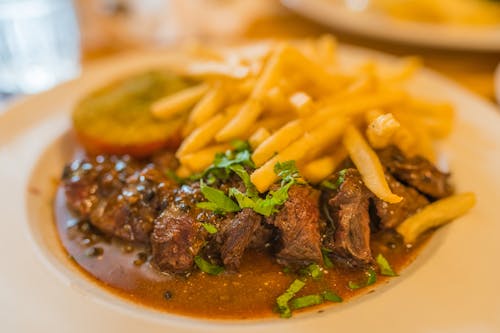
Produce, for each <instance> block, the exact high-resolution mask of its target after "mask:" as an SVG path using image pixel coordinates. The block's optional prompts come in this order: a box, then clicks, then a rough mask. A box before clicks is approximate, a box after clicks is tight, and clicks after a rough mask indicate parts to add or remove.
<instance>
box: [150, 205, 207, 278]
mask: <svg viewBox="0 0 500 333" xmlns="http://www.w3.org/2000/svg"><path fill="white" fill-rule="evenodd" d="M206 234H207V232H206V231H205V230H204V229H203V226H202V225H201V223H200V222H198V221H196V220H195V217H194V216H193V215H192V214H190V213H188V212H183V211H182V210H180V209H166V210H164V211H163V213H162V214H161V215H160V216H159V217H158V218H157V219H156V221H155V225H154V230H153V233H152V234H151V245H152V250H153V262H154V263H155V265H156V266H157V267H158V268H159V269H160V270H162V271H169V272H174V273H184V272H187V271H189V270H190V269H191V268H192V267H193V263H194V257H195V256H196V255H197V254H198V252H199V251H200V249H201V247H202V246H203V244H204V241H205V237H206Z"/></svg>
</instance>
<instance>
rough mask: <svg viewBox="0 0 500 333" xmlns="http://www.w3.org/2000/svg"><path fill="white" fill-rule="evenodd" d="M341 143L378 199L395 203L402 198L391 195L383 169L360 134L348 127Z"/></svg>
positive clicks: (353, 128)
mask: <svg viewBox="0 0 500 333" xmlns="http://www.w3.org/2000/svg"><path fill="white" fill-rule="evenodd" d="M343 143H344V146H345V148H346V149H347V151H348V153H349V157H350V158H351V160H352V162H353V163H354V165H355V166H356V168H357V169H358V171H359V173H360V174H361V178H362V179H363V182H364V184H365V186H366V187H367V188H368V189H369V190H370V191H372V193H373V194H375V195H376V196H377V197H378V198H380V199H382V200H384V201H386V202H389V203H397V202H400V201H401V200H402V198H401V197H400V196H398V195H396V194H394V193H392V191H391V189H390V188H389V185H388V184H387V181H386V179H385V176H384V169H383V167H382V164H381V163H380V160H379V158H378V156H377V154H375V152H374V151H373V150H372V149H371V148H370V146H369V145H368V143H367V142H366V141H365V139H364V138H363V136H362V135H361V133H360V132H359V131H358V130H357V129H356V128H355V127H354V126H352V125H349V126H348V127H347V128H346V130H345V133H344V137H343Z"/></svg>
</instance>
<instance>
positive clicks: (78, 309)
mask: <svg viewBox="0 0 500 333" xmlns="http://www.w3.org/2000/svg"><path fill="white" fill-rule="evenodd" d="M340 49H341V56H342V58H343V59H347V60H349V61H351V62H352V61H356V60H358V59H366V57H372V58H373V57H377V58H379V59H380V60H383V61H391V58H389V57H388V56H384V55H381V54H378V53H373V52H369V51H366V50H360V49H354V48H348V47H345V46H342V47H341V48H340ZM173 60H174V56H172V55H168V54H167V55H165V54H164V55H161V56H159V55H158V54H156V55H155V54H142V55H130V56H124V57H120V58H112V59H109V60H106V61H103V62H101V63H99V64H97V65H95V66H93V67H92V68H87V69H86V71H84V75H83V77H82V78H80V79H78V80H76V81H73V82H69V83H67V84H65V85H62V86H59V87H57V88H55V89H53V90H51V91H49V92H46V93H43V94H40V95H36V96H33V97H30V98H28V99H25V100H23V101H21V102H19V103H17V104H16V105H14V106H13V107H11V108H10V109H9V110H8V111H7V112H5V113H4V114H2V115H0V212H1V214H2V215H1V225H2V228H1V232H0V269H1V274H0V295H1V297H0V327H1V331H2V332H35V331H36V332H124V333H125V332H135V331H141V332H194V331H201V330H203V331H208V332H235V331H241V332H256V331H258V332H276V331H278V330H280V331H282V332H316V333H320V332H332V331H338V332H345V331H353V332H361V331H362V330H363V331H369V332H387V333H389V332H500V292H499V290H500V288H499V287H498V283H499V281H500V280H499V276H500V266H499V265H498V255H499V254H500V240H499V237H500V223H499V222H500V221H499V218H498V202H499V199H500V197H499V195H498V189H499V188H500V173H499V170H500V116H499V114H498V113H497V110H496V109H495V108H494V106H492V105H491V104H489V103H487V102H485V101H483V100H481V99H480V98H478V97H476V96H474V95H472V94H471V93H469V92H467V91H465V90H463V89H462V88H460V87H458V86H457V85H455V84H454V83H452V82H450V81H448V80H446V79H444V78H442V77H439V76H438V75H436V74H434V73H432V72H430V71H426V70H422V71H421V72H419V73H418V75H417V77H416V78H415V80H414V81H413V82H412V84H411V89H412V90H414V91H415V92H417V93H420V94H421V95H425V96H428V97H429V98H439V99H446V100H449V101H452V102H453V103H454V104H455V106H456V108H457V118H456V124H455V131H454V132H453V134H452V135H451V136H450V137H449V139H448V140H447V141H446V142H445V143H443V145H442V150H443V152H444V154H445V156H446V158H447V159H448V161H449V164H450V167H451V169H452V170H453V178H454V180H455V182H456V184H457V188H458V191H474V192H475V193H476V194H477V196H478V204H477V206H476V207H475V208H474V209H473V210H472V211H471V212H470V213H469V214H468V215H467V216H465V217H463V218H461V219H459V220H457V221H455V222H454V223H452V224H451V225H449V226H447V227H445V228H443V229H442V230H440V232H439V233H438V234H437V236H436V237H434V238H433V239H432V241H431V243H430V244H429V246H428V247H427V248H426V249H425V250H424V251H423V253H422V254H421V255H420V256H419V257H418V258H417V260H416V261H415V262H414V263H413V264H412V265H411V266H410V268H409V269H407V270H405V271H404V272H402V274H401V276H400V277H397V278H394V279H393V280H391V281H390V283H388V284H387V285H384V286H382V287H380V288H379V289H378V290H377V291H376V292H375V293H373V294H369V295H366V296H364V297H361V298H358V299H356V300H354V301H352V302H349V303H347V304H342V305H341V306H337V307H332V308H329V309H326V311H324V312H323V313H321V314H317V313H310V314H308V315H303V316H296V317H294V318H292V319H290V320H282V319H276V320H267V321H257V322H232V323H228V322H225V323H221V322H207V321H201V320H195V319H189V318H181V317H177V316H174V315H168V314H164V313H158V312H154V311H152V310H148V309H145V308H141V307H139V306H137V305H135V304H133V303H130V302H128V301H124V300H122V299H119V298H116V297H115V296H113V295H111V294H109V293H108V292H107V291H105V290H103V289H101V288H100V287H97V286H96V285H94V284H93V283H91V282H90V281H88V280H86V279H85V278H83V277H82V276H81V274H80V273H79V272H78V271H76V270H75V269H74V268H73V267H72V266H71V265H69V264H68V259H67V258H65V256H64V255H63V254H62V252H61V250H60V248H59V245H58V242H57V239H56V234H55V231H54V228H53V226H52V224H53V220H52V215H51V196H52V191H53V188H54V182H53V180H54V179H57V178H59V176H60V173H61V169H62V165H63V163H64V162H65V161H67V160H69V159H70V157H71V153H72V150H73V149H74V148H75V144H74V142H73V141H72V139H71V135H70V134H68V131H69V129H70V121H69V119H70V116H69V114H70V111H71V108H72V106H73V105H74V103H75V101H76V100H77V99H78V98H79V97H81V96H83V95H84V94H85V93H86V92H88V91H89V89H92V88H93V87H96V86H98V85H101V84H102V83H103V82H105V81H106V80H109V79H110V78H111V77H114V76H117V75H123V74H124V73H126V72H130V71H134V70H137V69H139V68H145V67H149V66H152V65H158V64H159V63H168V62H172V61H173Z"/></svg>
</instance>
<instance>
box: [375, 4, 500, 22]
mask: <svg viewBox="0 0 500 333" xmlns="http://www.w3.org/2000/svg"><path fill="white" fill-rule="evenodd" d="M371 6H373V8H376V9H380V10H382V11H384V12H387V13H389V14H390V15H392V16H394V17H396V18H400V19H403V20H410V21H420V22H433V23H444V24H452V25H471V26H484V25H498V24H500V4H499V3H498V1H495V0H441V1H432V0H418V1H416V0H404V1H401V0H397V1H396V0H373V1H371Z"/></svg>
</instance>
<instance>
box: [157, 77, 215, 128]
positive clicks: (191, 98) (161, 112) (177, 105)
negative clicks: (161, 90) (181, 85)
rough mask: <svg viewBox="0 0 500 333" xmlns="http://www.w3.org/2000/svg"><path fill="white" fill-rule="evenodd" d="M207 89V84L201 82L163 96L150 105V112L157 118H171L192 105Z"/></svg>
mask: <svg viewBox="0 0 500 333" xmlns="http://www.w3.org/2000/svg"><path fill="white" fill-rule="evenodd" d="M208 89H209V85H208V84H206V83H202V84H200V85H197V86H194V87H190V88H187V89H184V90H181V91H179V92H177V93H175V94H172V95H169V96H166V97H163V98H161V99H159V100H158V101H156V102H154V103H153V104H152V105H151V112H152V113H153V115H154V116H155V117H157V118H161V119H168V118H171V117H173V116H175V115H176V114H178V113H180V112H183V111H185V110H186V109H187V108H189V107H191V106H193V105H194V104H195V103H196V102H198V101H199V100H200V99H201V98H202V97H203V95H204V94H205V93H206V92H207V91H208Z"/></svg>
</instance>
